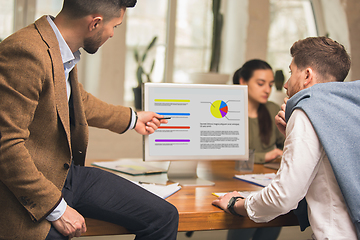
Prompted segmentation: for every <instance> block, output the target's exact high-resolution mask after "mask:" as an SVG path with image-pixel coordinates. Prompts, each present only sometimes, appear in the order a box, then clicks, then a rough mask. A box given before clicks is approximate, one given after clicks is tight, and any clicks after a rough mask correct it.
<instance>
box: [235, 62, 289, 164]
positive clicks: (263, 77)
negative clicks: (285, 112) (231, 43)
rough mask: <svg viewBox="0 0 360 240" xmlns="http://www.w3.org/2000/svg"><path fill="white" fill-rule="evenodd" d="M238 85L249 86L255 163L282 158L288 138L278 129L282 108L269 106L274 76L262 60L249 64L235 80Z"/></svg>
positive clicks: (244, 66) (250, 143) (252, 145)
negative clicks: (277, 116)
mask: <svg viewBox="0 0 360 240" xmlns="http://www.w3.org/2000/svg"><path fill="white" fill-rule="evenodd" d="M233 83H234V84H241V85H247V86H248V114H249V148H250V149H255V163H265V162H269V161H271V160H274V159H275V158H276V157H278V156H281V155H282V148H283V146H284V140H285V138H284V135H283V134H281V133H280V132H279V130H278V129H277V127H276V125H275V120H274V118H275V116H276V114H277V113H278V111H279V110H280V107H279V106H278V105H277V104H275V103H273V102H269V101H268V98H269V96H270V93H271V87H272V85H273V84H274V73H273V71H272V68H271V66H270V65H269V64H268V63H267V62H265V61H262V60H259V59H253V60H250V61H247V62H246V63H245V64H244V65H243V66H242V67H241V68H240V69H238V70H237V71H236V72H235V73H234V76H233Z"/></svg>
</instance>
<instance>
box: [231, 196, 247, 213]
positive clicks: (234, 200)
mask: <svg viewBox="0 0 360 240" xmlns="http://www.w3.org/2000/svg"><path fill="white" fill-rule="evenodd" d="M238 199H244V198H243V197H240V196H239V197H232V198H230V200H229V203H228V205H227V208H228V210H229V212H230V213H231V214H232V215H235V216H240V217H243V216H241V215H240V214H238V213H237V212H235V209H234V206H235V203H236V202H237V200H238Z"/></svg>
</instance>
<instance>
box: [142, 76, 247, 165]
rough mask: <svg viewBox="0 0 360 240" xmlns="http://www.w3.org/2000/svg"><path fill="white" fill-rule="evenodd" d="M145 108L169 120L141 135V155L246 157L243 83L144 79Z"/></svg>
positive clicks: (155, 158) (156, 158) (152, 157)
mask: <svg viewBox="0 0 360 240" xmlns="http://www.w3.org/2000/svg"><path fill="white" fill-rule="evenodd" d="M143 109H144V110H145V111H153V112H156V113H158V114H160V115H163V116H164V117H165V118H169V119H168V123H167V124H161V126H160V127H159V128H158V129H157V130H156V131H155V133H153V134H151V135H149V136H144V139H143V140H144V152H143V153H144V156H143V157H144V158H143V159H144V160H145V161H159V160H160V161H161V160H164V161H168V160H196V161H199V160H230V159H231V160H247V159H248V154H249V143H248V142H249V141H248V94H247V86H242V85H211V84H175V83H145V84H144V85H143Z"/></svg>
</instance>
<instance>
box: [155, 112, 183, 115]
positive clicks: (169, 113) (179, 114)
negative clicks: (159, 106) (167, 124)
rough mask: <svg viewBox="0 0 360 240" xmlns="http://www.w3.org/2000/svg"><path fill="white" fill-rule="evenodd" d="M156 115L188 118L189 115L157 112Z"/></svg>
mask: <svg viewBox="0 0 360 240" xmlns="http://www.w3.org/2000/svg"><path fill="white" fill-rule="evenodd" d="M157 114H160V115H166V116H190V113H161V112H157Z"/></svg>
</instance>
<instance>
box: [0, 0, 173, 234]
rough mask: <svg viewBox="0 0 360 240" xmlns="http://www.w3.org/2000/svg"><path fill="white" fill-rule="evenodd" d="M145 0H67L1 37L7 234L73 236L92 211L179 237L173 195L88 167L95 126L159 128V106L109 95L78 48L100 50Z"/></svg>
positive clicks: (0, 179) (0, 172)
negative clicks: (94, 87)
mask: <svg viewBox="0 0 360 240" xmlns="http://www.w3.org/2000/svg"><path fill="white" fill-rule="evenodd" d="M135 4H136V0H64V1H63V8H62V10H61V12H60V13H59V14H58V15H57V16H56V17H52V16H43V17H41V18H40V19H38V20H37V21H36V22H35V23H33V24H31V25H29V26H28V27H26V28H23V29H21V30H19V31H17V32H16V33H14V34H12V35H11V36H9V37H8V38H7V39H4V40H3V41H2V42H1V43H0V96H1V101H0V109H1V111H0V136H1V138H0V196H1V197H0V212H1V217H0V226H1V227H0V239H24V240H25V239H26V240H28V239H68V238H72V237H79V236H80V235H81V234H82V233H84V232H85V231H86V223H85V220H84V217H90V218H95V219H100V220H103V221H108V222H112V223H115V224H118V225H121V226H123V227H125V228H126V229H127V230H128V231H129V232H131V233H134V234H135V235H136V239H139V240H140V239H146V240H148V239H154V240H159V239H164V240H165V239H176V236H177V228H178V218H179V216H178V212H177V210H176V208H175V207H174V206H173V205H171V204H170V203H168V202H167V201H165V200H163V199H161V198H159V197H157V196H155V195H154V194H152V193H150V192H148V191H146V190H144V189H143V188H141V187H139V186H137V185H135V184H133V183H131V182H130V181H127V180H125V179H123V178H121V177H119V176H117V175H115V174H112V173H109V172H107V171H104V170H101V169H98V168H92V167H84V163H85V154H86V148H87V143H88V126H93V127H98V128H104V129H108V130H111V131H113V132H115V133H119V134H120V133H124V132H126V131H127V130H131V129H134V130H135V131H137V132H138V133H139V134H142V135H147V134H151V133H153V132H154V131H155V130H156V129H157V128H158V127H159V126H160V124H161V123H167V121H166V120H159V119H160V118H162V116H161V115H158V114H156V113H154V112H138V113H136V112H135V111H133V110H132V109H131V108H128V107H123V106H115V105H111V104H107V103H105V102H103V101H101V100H99V99H97V98H96V97H94V96H93V95H91V94H89V93H87V92H86V91H85V90H84V89H83V86H82V85H81V84H80V83H79V82H78V80H77V68H76V64H77V62H78V61H79V60H80V52H79V49H80V48H83V49H84V50H85V51H86V52H87V53H90V54H93V53H95V52H96V51H97V50H98V49H99V47H100V46H101V45H102V44H104V43H105V42H106V41H107V40H108V39H109V38H111V37H112V36H113V34H114V28H116V27H117V26H119V25H120V24H121V23H122V20H123V17H124V14H125V11H126V8H127V7H134V6H135Z"/></svg>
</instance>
